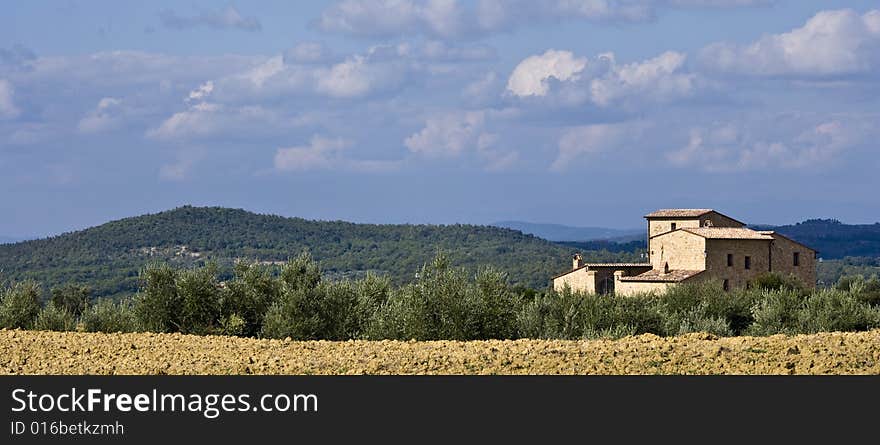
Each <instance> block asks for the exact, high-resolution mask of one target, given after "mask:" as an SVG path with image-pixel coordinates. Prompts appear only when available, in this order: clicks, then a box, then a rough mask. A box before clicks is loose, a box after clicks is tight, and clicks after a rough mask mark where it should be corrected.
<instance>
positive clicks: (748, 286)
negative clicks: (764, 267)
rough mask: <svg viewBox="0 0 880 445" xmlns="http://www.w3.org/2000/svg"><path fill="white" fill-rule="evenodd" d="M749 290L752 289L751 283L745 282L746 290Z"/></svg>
mask: <svg viewBox="0 0 880 445" xmlns="http://www.w3.org/2000/svg"><path fill="white" fill-rule="evenodd" d="M751 288H752V282H751V281H746V290H749V289H751Z"/></svg>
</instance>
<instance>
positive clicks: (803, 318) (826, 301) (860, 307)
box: [798, 289, 880, 334]
mask: <svg viewBox="0 0 880 445" xmlns="http://www.w3.org/2000/svg"><path fill="white" fill-rule="evenodd" d="M798 321H799V326H798V332H802V333H807V334H812V333H815V332H833V331H842V332H847V331H866V330H869V329H873V328H876V327H880V309H876V308H871V307H870V306H869V305H867V304H865V303H863V302H862V301H859V299H858V298H857V297H856V296H855V295H853V294H851V293H850V292H843V291H839V290H832V289H823V290H820V291H818V292H817V293H815V294H813V295H810V296H809V297H807V299H806V300H805V301H804V304H803V307H802V308H801V310H800V311H799V312H798Z"/></svg>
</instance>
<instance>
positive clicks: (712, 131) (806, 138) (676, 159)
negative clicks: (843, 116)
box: [667, 120, 870, 172]
mask: <svg viewBox="0 0 880 445" xmlns="http://www.w3.org/2000/svg"><path fill="white" fill-rule="evenodd" d="M867 131H870V129H869V128H868V126H866V125H862V124H860V123H845V122H843V121H840V120H828V121H824V122H821V123H818V124H815V125H811V126H810V127H808V128H806V129H805V130H801V131H799V132H796V133H793V134H791V135H779V136H777V137H775V138H773V137H767V136H763V137H762V136H760V134H761V132H757V134H756V132H755V129H754V128H748V127H744V126H743V125H741V124H733V123H727V124H724V125H716V126H714V127H709V128H695V129H693V130H691V134H690V138H689V141H688V143H687V145H685V146H684V147H682V148H680V149H678V150H675V151H672V152H669V153H668V154H667V159H668V160H669V161H670V162H671V163H672V164H673V165H677V166H680V167H691V166H693V167H697V168H700V169H702V170H706V171H711V172H736V171H747V170H762V169H767V168H784V169H799V168H808V167H817V166H820V165H826V164H827V162H829V161H834V160H836V159H837V158H838V156H839V155H840V154H842V153H843V152H844V151H846V150H848V149H850V148H852V147H854V146H856V145H858V144H859V143H860V142H862V141H863V140H864V138H865V135H866V134H867Z"/></svg>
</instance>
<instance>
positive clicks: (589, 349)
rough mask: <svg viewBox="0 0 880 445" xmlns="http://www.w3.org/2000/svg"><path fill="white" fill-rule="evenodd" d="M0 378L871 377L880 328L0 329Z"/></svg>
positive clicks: (878, 355)
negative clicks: (525, 335) (557, 335)
mask: <svg viewBox="0 0 880 445" xmlns="http://www.w3.org/2000/svg"><path fill="white" fill-rule="evenodd" d="M0 373H3V374H878V373H880V331H872V332H865V333H851V334H844V333H825V334H817V335H800V336H795V337H785V336H781V335H777V336H773V337H732V338H716V337H714V336H711V335H707V334H690V335H686V336H682V337H675V338H661V337H657V336H654V335H641V336H638V337H628V338H624V339H621V340H591V341H546V340H517V341H475V342H452V341H433V342H397V341H381V342H368V341H347V342H326V341H317V342H297V341H290V340H254V339H243V338H234V337H198V336H190V335H180V334H85V333H55V332H29V331H6V330H3V331H0Z"/></svg>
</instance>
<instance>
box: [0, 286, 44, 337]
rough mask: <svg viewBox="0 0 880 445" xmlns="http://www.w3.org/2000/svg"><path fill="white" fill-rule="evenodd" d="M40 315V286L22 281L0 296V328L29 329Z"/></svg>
mask: <svg viewBox="0 0 880 445" xmlns="http://www.w3.org/2000/svg"><path fill="white" fill-rule="evenodd" d="M39 313H40V285H39V283H37V282H36V281H31V280H28V281H22V282H18V283H15V284H13V285H12V287H9V288H7V289H6V290H4V291H3V293H2V294H0V328H7V329H29V328H31V327H32V326H33V323H34V319H35V318H36V317H37V314H39Z"/></svg>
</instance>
